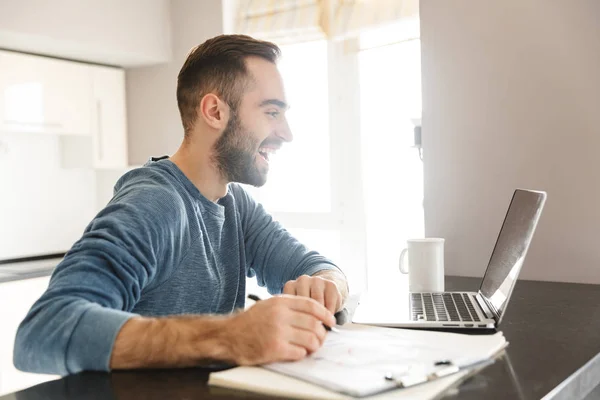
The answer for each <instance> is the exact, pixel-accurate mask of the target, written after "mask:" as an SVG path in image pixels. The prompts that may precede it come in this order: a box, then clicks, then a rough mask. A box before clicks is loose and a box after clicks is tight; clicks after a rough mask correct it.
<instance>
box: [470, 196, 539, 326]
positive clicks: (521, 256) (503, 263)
mask: <svg viewBox="0 0 600 400" xmlns="http://www.w3.org/2000/svg"><path fill="white" fill-rule="evenodd" d="M545 200H546V193H544V192H534V191H528V190H516V191H515V193H514V194H513V198H512V201H511V203H510V206H509V207H508V212H507V213H506V217H505V219H504V223H503V224H502V228H501V229H500V234H499V235H498V240H497V241H496V246H495V247H494V251H493V252H492V256H491V258H490V263H489V264H488V267H487V270H486V271H485V276H484V277H483V281H482V282H481V288H480V291H481V294H482V295H483V296H484V297H485V298H486V299H487V300H488V301H489V302H490V303H491V304H492V306H493V308H494V309H495V312H496V313H497V321H496V322H499V321H500V319H501V318H502V314H503V313H504V310H505V309H506V305H507V304H508V298H509V297H510V295H511V292H512V290H513V288H514V286H515V283H516V281H517V277H518V275H519V271H520V269H521V266H522V265H523V261H524V260H525V255H526V254H527V249H528V248H529V244H530V243H531V239H532V237H533V233H534V231H535V227H536V226H537V223H538V220H539V218H540V214H541V213H542V208H543V207H544V202H545Z"/></svg>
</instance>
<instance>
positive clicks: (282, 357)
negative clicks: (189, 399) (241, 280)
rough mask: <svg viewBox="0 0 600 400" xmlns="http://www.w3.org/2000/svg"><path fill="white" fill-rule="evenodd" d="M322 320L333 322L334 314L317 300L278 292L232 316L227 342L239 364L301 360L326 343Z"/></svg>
mask: <svg viewBox="0 0 600 400" xmlns="http://www.w3.org/2000/svg"><path fill="white" fill-rule="evenodd" d="M323 323H325V324H327V325H329V326H333V325H335V318H334V316H333V314H332V313H331V312H329V311H328V310H327V309H326V308H325V307H323V306H322V305H321V304H319V303H317V302H316V301H315V300H313V299H310V298H307V297H297V296H286V295H283V296H275V297H272V298H270V299H267V300H263V301H259V302H257V303H256V304H255V305H254V306H252V307H251V308H249V309H248V310H246V311H244V312H242V313H240V314H237V315H235V316H233V317H231V319H230V320H229V321H228V322H227V334H226V341H227V345H226V346H227V347H229V351H228V352H229V353H230V354H231V357H232V360H231V361H233V362H235V363H236V364H238V365H256V364H266V363H270V362H276V361H295V360H300V359H302V358H304V357H306V355H307V354H310V353H313V352H315V351H316V350H317V349H319V348H320V347H321V345H322V344H323V341H324V340H325V334H326V331H325V328H324V327H323Z"/></svg>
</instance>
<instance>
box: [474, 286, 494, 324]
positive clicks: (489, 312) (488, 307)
mask: <svg viewBox="0 0 600 400" xmlns="http://www.w3.org/2000/svg"><path fill="white" fill-rule="evenodd" d="M475 299H476V300H477V302H478V303H479V307H481V309H482V310H483V313H484V314H485V316H486V317H488V318H493V319H494V321H496V322H498V314H497V313H496V310H495V309H494V306H493V305H492V304H491V303H490V302H489V301H488V300H487V299H486V298H485V296H484V295H482V294H481V291H479V292H477V295H476V296H475Z"/></svg>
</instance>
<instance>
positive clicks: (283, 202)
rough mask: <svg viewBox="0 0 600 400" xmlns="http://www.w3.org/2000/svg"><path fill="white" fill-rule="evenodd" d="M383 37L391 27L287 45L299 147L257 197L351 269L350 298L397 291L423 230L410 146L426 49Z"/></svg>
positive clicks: (279, 162) (285, 67)
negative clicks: (405, 257) (411, 245)
mask: <svg viewBox="0 0 600 400" xmlns="http://www.w3.org/2000/svg"><path fill="white" fill-rule="evenodd" d="M405 28H406V26H403V28H402V29H404V30H402V35H403V36H404V37H406V31H405ZM416 32H417V37H418V27H417V30H416ZM392 33H393V32H392ZM396 33H398V32H396ZM380 38H385V40H389V38H390V31H389V29H388V30H387V31H382V32H375V33H373V34H369V35H364V36H362V37H361V38H360V40H357V39H350V40H345V41H332V42H326V41H314V42H308V43H301V44H294V45H288V46H282V54H283V58H282V60H281V61H280V64H279V67H280V71H281V73H282V75H283V79H284V83H285V85H286V95H287V97H288V100H289V102H290V104H291V109H290V110H289V111H288V114H287V116H288V121H289V123H290V127H291V129H292V133H293V134H294V141H293V142H292V143H289V144H286V145H284V147H283V149H282V150H280V152H279V153H278V154H277V156H276V157H274V158H273V160H272V162H271V170H270V172H269V179H268V181H267V184H266V185H265V186H264V187H262V188H260V189H256V190H253V193H254V195H255V197H256V198H257V200H258V201H260V202H262V203H263V205H264V206H265V208H266V209H267V210H268V211H269V212H270V213H271V214H272V215H273V217H274V218H275V219H277V220H279V221H280V222H281V223H282V224H283V225H284V226H285V227H286V229H288V230H289V231H290V232H291V233H292V234H293V235H295V236H296V237H297V238H298V239H299V240H300V241H301V242H303V243H304V244H306V245H307V246H308V247H310V248H311V249H314V250H317V251H319V252H320V253H322V254H323V255H324V256H326V257H328V258H330V259H332V260H333V261H334V262H336V263H337V264H338V265H339V266H340V267H341V268H342V269H343V270H344V272H345V273H346V275H347V277H348V280H349V283H350V290H351V291H352V292H361V291H363V290H365V289H367V287H368V289H369V290H378V289H380V288H385V287H387V286H389V285H390V284H393V282H394V279H390V277H399V274H400V273H399V271H398V257H399V254H400V250H401V249H402V247H404V245H405V240H406V239H408V238H410V237H415V236H423V230H424V227H423V225H424V224H423V206H422V202H423V166H422V162H421V159H420V157H419V151H418V149H415V148H413V147H412V146H413V144H414V142H413V128H414V124H415V121H417V120H420V118H421V84H420V42H419V40H418V39H415V40H408V41H405V42H400V43H396V44H390V43H389V42H386V43H385V45H384V46H380V45H379V44H380V43H381V41H380ZM378 43H379V44H378ZM377 46H379V47H377ZM361 47H362V49H361ZM364 47H369V49H368V50H367V49H364ZM248 286H249V290H256V283H255V282H252V281H250V282H249V283H248ZM259 293H260V291H259Z"/></svg>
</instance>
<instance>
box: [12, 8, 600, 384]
mask: <svg viewBox="0 0 600 400" xmlns="http://www.w3.org/2000/svg"><path fill="white" fill-rule="evenodd" d="M598 15H600V2H598V1H596V0H572V1H569V2H565V1H561V0H505V1H501V2H500V1H495V2H478V1H470V0H444V1H441V0H421V1H420V2H419V1H418V0H238V1H234V0H54V1H51V2H50V1H44V0H20V1H12V0H0V321H2V324H3V325H2V327H1V328H0V394H2V393H6V392H11V391H14V390H17V389H18V388H21V387H25V386H28V385H31V384H34V383H36V382H39V380H40V379H42V378H41V377H40V376H39V375H38V376H33V375H30V374H21V373H18V372H17V371H16V370H14V368H13V367H12V343H13V340H14V333H15V332H16V327H17V326H18V323H19V322H20V321H21V320H22V319H23V317H24V316H25V313H26V312H27V310H28V309H29V307H30V306H31V304H32V303H33V302H34V301H35V300H36V299H37V298H38V297H39V296H40V295H41V294H42V293H43V291H44V289H45V287H46V286H47V284H48V279H49V274H50V273H51V272H52V269H53V268H54V266H55V265H56V264H57V263H58V262H59V261H60V259H61V258H62V255H63V254H64V253H65V252H66V251H68V250H69V248H70V247H71V245H72V244H73V243H74V242H75V241H76V240H77V239H78V238H79V237H80V236H81V234H82V232H83V230H84V228H85V227H86V225H87V224H88V223H89V222H90V220H91V219H92V218H93V217H94V215H95V214H96V213H97V212H98V211H99V210H101V209H102V208H103V207H104V206H105V205H106V203H107V202H108V201H109V200H110V198H111V196H112V192H113V186H114V184H115V182H116V181H117V179H118V178H119V177H120V176H121V175H123V174H124V173H125V172H126V171H128V170H130V169H132V168H136V167H139V166H141V165H143V164H144V163H145V162H146V161H147V160H148V159H149V158H150V157H152V156H162V155H170V154H173V153H174V151H175V150H176V149H177V148H178V146H179V144H180V141H181V139H182V136H183V130H182V127H181V122H180V118H179V113H178V110H177V104H176V99H175V87H176V77H177V73H178V72H179V69H180V68H181V66H182V64H183V61H184V60H185V58H186V56H187V54H188V52H189V50H190V49H191V48H192V47H194V46H196V45H198V44H200V43H202V42H203V41H205V40H206V39H208V38H210V37H213V36H216V35H219V34H223V33H244V34H248V35H252V36H254V37H257V38H261V39H266V40H271V41H273V42H275V43H277V44H278V45H280V46H281V49H282V52H283V57H282V59H281V62H280V68H281V71H282V74H283V77H284V80H285V84H286V90H287V95H288V99H289V102H290V104H291V105H292V108H291V109H290V111H289V121H290V125H291V128H292V131H293V133H294V138H295V139H294V142H293V143H292V144H291V145H288V146H284V149H283V150H282V151H281V152H280V153H278V155H277V156H276V158H275V160H274V161H272V168H271V172H270V176H269V180H268V183H267V184H266V185H265V186H264V187H263V188H261V189H253V188H251V189H250V190H251V191H252V193H253V195H254V196H255V197H256V198H257V199H258V200H259V201H261V202H262V203H263V204H264V205H265V207H266V208H267V210H268V211H270V212H271V213H272V214H273V215H274V217H275V218H276V219H277V220H279V221H280V222H281V223H283V224H284V226H285V227H286V228H287V229H288V230H289V231H291V232H292V233H293V234H295V235H296V236H297V237H298V238H299V239H300V240H302V241H303V242H305V243H306V244H307V245H308V246H309V247H311V248H314V249H316V250H318V251H320V252H321V253H323V254H324V255H325V256H327V257H329V258H331V259H332V260H334V261H335V262H336V263H337V264H338V265H339V266H340V267H341V268H342V269H343V270H344V272H345V273H346V275H347V276H348V279H349V282H350V289H351V291H352V292H353V293H360V292H363V291H365V290H369V291H385V290H396V289H397V285H398V284H399V282H400V276H399V273H398V269H397V265H398V256H399V253H400V251H401V249H402V248H403V247H404V246H405V240H406V239H408V238H411V237H421V236H424V235H427V236H434V237H435V236H437V237H444V238H445V239H446V258H445V263H446V274H451V275H465V276H482V275H483V272H484V271H485V268H486V265H487V261H488V259H489V255H490V253H491V251H492V249H493V246H494V241H495V238H496V236H497V234H498V230H499V229H500V225H501V223H502V219H503V217H504V214H505V212H506V208H507V207H508V203H509V201H510V198H511V195H512V192H513V190H514V189H515V188H517V187H522V188H529V189H538V190H545V191H547V192H548V202H547V204H546V208H545V211H544V215H543V216H542V219H541V222H540V225H539V227H538V231H537V233H536V237H535V238H534V241H533V244H532V247H531V249H530V252H529V255H528V259H527V261H526V262H525V265H524V268H523V271H522V274H521V277H523V278H525V279H540V280H552V281H570V282H586V283H600V270H599V267H598V266H599V265H600V254H599V253H598V251H597V231H598V227H599V226H600V210H599V207H598V204H600V185H598V184H597V182H598V176H599V175H598V170H599V168H600V162H599V161H598V157H597V151H596V150H598V149H599V148H600V128H599V127H600V113H599V112H598V110H599V109H600V72H599V71H600V46H599V45H598V38H600V24H599V23H598V18H597V16H598ZM248 287H249V289H248V290H249V291H257V292H259V293H260V291H261V289H260V288H257V287H256V283H255V281H254V280H253V279H252V280H249V284H248Z"/></svg>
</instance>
